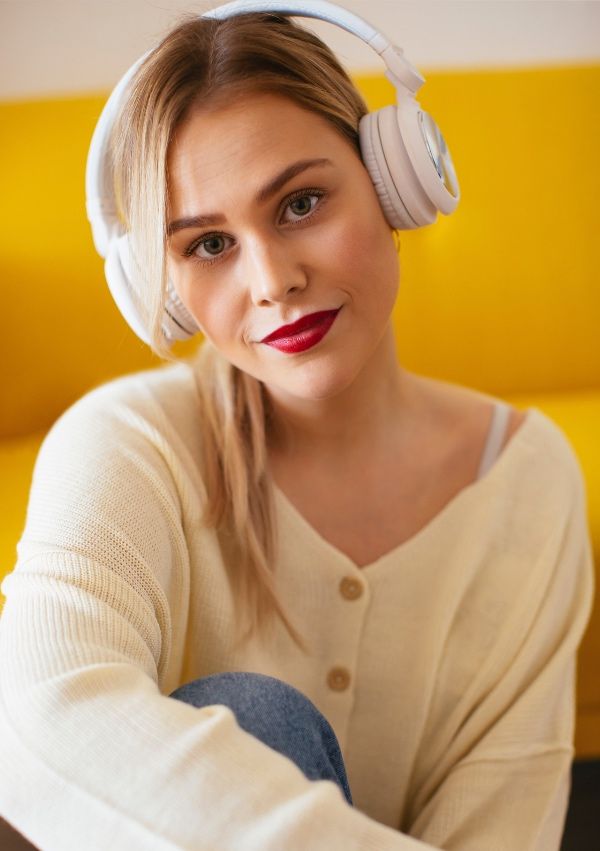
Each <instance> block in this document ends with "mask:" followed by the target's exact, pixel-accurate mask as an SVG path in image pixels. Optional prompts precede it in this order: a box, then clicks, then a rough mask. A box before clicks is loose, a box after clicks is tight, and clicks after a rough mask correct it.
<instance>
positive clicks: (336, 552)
mask: <svg viewBox="0 0 600 851" xmlns="http://www.w3.org/2000/svg"><path fill="white" fill-rule="evenodd" d="M525 413H526V416H525V418H524V420H523V422H522V423H521V425H520V427H519V428H518V429H517V430H516V432H515V433H514V434H513V436H512V437H511V439H510V440H509V441H508V443H507V444H506V446H505V447H504V449H503V450H502V452H501V453H500V455H499V456H498V457H497V458H496V460H495V462H494V463H493V464H492V466H491V467H490V469H489V470H488V471H487V473H485V474H484V475H483V476H481V478H479V479H475V481H473V482H471V483H470V484H468V485H465V487H463V488H461V490H459V491H458V493H456V494H455V495H454V496H453V497H452V498H451V499H450V500H449V501H448V502H447V503H446V504H445V505H444V506H443V508H441V509H440V511H438V512H437V514H435V515H434V516H433V517H432V518H431V520H429V521H428V522H427V523H426V524H425V526H422V527H421V529H419V530H418V531H417V532H415V533H414V535H411V536H410V538H407V539H406V540H405V541H402V542H401V543H400V544H397V545H396V546H395V547H392V549H391V550H388V551H387V552H385V553H382V555H380V556H378V557H377V558H376V559H375V560H374V561H372V562H369V563H368V564H365V565H362V566H360V565H358V564H356V562H355V561H353V560H352V559H351V558H350V556H348V555H346V553H345V552H343V551H342V550H340V549H339V548H338V547H336V546H335V544H332V543H331V542H330V541H328V540H327V539H326V538H324V537H323V536H322V535H321V534H320V532H318V531H317V530H316V529H315V527H314V526H313V525H312V524H311V523H309V521H308V520H307V519H306V517H305V516H304V515H303V514H302V513H301V512H300V511H299V510H298V509H297V508H296V506H295V505H294V504H293V502H292V501H291V500H290V499H288V497H287V496H286V495H285V493H284V492H283V491H282V490H281V488H280V487H279V486H278V485H277V484H276V483H275V482H273V488H274V493H275V496H276V499H277V500H278V501H279V503H280V505H281V506H282V508H283V509H284V511H285V512H286V513H287V514H288V516H289V517H290V519H291V521H292V522H293V523H295V524H296V525H297V526H299V527H300V528H301V529H302V530H303V532H304V536H305V537H308V538H311V539H312V541H313V543H314V544H315V545H316V546H317V547H321V548H322V549H323V550H326V551H327V552H329V554H330V555H333V556H334V557H335V558H336V559H337V560H339V561H343V562H345V564H346V565H350V566H351V567H352V568H353V569H354V570H355V571H358V572H359V573H364V572H365V571H369V572H370V571H372V570H373V569H374V568H375V567H377V566H378V565H381V564H383V563H385V562H387V561H388V560H393V559H397V558H399V557H400V556H401V555H404V553H405V552H408V551H410V550H412V549H414V548H415V547H417V546H418V545H419V544H420V542H421V541H422V540H424V538H425V537H426V536H427V535H429V534H431V533H432V531H434V530H435V529H436V528H437V527H438V526H439V525H441V524H442V523H443V522H444V520H445V519H446V518H447V517H448V516H449V515H451V514H452V513H453V512H454V511H456V509H457V507H458V506H459V505H461V504H462V503H463V502H464V501H465V500H468V499H469V497H471V496H472V495H473V494H477V493H478V492H479V491H480V490H482V489H484V488H487V487H489V485H490V483H491V482H495V480H496V478H497V477H498V476H499V475H500V474H501V473H502V471H503V469H504V467H505V466H506V464H507V463H508V462H509V460H510V459H511V458H512V455H513V454H514V452H515V451H516V450H515V447H518V446H519V444H520V443H521V441H522V439H523V434H524V433H526V432H527V431H528V429H529V428H530V427H531V423H532V421H533V420H534V419H535V418H536V416H537V414H538V413H540V414H541V411H538V409H537V408H535V407H530V408H527V410H526V412H525ZM507 459H508V460H507Z"/></svg>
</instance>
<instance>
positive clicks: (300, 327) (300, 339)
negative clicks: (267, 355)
mask: <svg viewBox="0 0 600 851" xmlns="http://www.w3.org/2000/svg"><path fill="white" fill-rule="evenodd" d="M339 312H340V308H339V307H338V308H337V309H336V310H319V311H318V312H317V313H310V314H308V316H302V317H301V318H300V319H298V321H297V322H292V323H291V324H290V325H282V326H281V328H278V329H277V330H276V331H273V333H272V334H269V335H268V336H267V337H265V338H264V339H262V340H261V341H260V342H261V343H265V344H266V345H267V346H272V347H273V348H274V349H278V350H279V351H280V352H286V353H287V354H295V353H296V352H304V351H306V350H307V349H311V348H312V347H313V346H316V345H317V343H319V342H320V341H321V340H322V339H323V337H324V336H325V334H327V332H328V331H329V329H330V328H331V326H332V325H333V323H334V322H335V319H336V316H337V315H338V313H339Z"/></svg>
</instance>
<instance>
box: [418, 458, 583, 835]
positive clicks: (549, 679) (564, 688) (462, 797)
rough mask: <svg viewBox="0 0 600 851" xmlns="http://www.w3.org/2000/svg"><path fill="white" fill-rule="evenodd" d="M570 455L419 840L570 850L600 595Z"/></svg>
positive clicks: (421, 793)
mask: <svg viewBox="0 0 600 851" xmlns="http://www.w3.org/2000/svg"><path fill="white" fill-rule="evenodd" d="M567 455H568V456H569V458H568V460H569V461H572V462H573V463H569V468H570V473H569V475H568V476H565V477H564V479H561V481H560V482H558V483H557V484H558V485H559V487H558V486H557V487H556V488H555V491H556V492H557V493H560V500H556V501H555V503H554V508H553V510H552V511H550V510H546V509H545V508H543V507H539V506H538V507H537V508H536V509H535V510H532V511H531V513H530V515H528V516H530V517H531V518H533V519H532V520H531V523H532V524H533V523H534V522H535V519H534V518H536V517H537V518H541V520H542V525H543V531H544V534H543V538H542V536H541V535H537V534H536V530H535V529H534V528H533V526H532V527H530V528H529V531H528V532H527V534H528V535H530V537H531V540H532V541H534V540H537V541H538V543H539V546H538V545H536V549H535V550H532V552H531V557H530V559H529V561H528V563H527V562H524V563H523V571H522V577H521V579H520V581H519V584H518V586H517V587H515V589H514V591H513V590H512V588H511V592H510V593H511V595H512V596H513V601H512V607H511V611H510V616H509V617H507V618H506V621H505V623H504V624H503V625H502V626H501V628H500V629H499V630H498V633H497V636H496V640H495V642H494V643H493V645H492V648H491V651H490V653H489V654H488V656H487V658H486V661H485V664H484V665H483V667H482V670H481V672H480V673H479V674H478V675H477V677H476V678H475V680H474V682H473V683H472V684H471V685H472V688H471V689H470V692H471V696H470V698H469V704H470V707H469V711H468V712H466V713H465V717H464V719H463V723H462V726H461V728H460V730H459V731H458V734H457V735H456V737H455V739H454V740H453V741H452V743H451V746H450V747H449V748H448V749H447V751H446V752H445V753H444V754H442V755H440V759H439V760H438V762H437V764H436V765H435V766H433V765H431V766H430V767H429V773H428V775H427V776H426V777H423V778H421V781H420V786H419V789H418V793H417V795H416V797H415V799H414V801H413V806H412V813H413V815H412V821H411V824H410V830H409V833H410V835H411V836H415V837H418V838H419V839H421V840H422V841H425V842H427V843H430V844H431V845H433V846H435V847H439V848H443V849H444V851H481V849H482V848H485V849H492V848H493V849H494V851H516V849H518V851H558V849H559V848H560V844H561V838H562V833H563V830H564V822H565V817H566V811H567V806H568V799H569V792H570V767H571V762H572V758H573V754H574V747H573V736H574V719H575V682H576V658H577V657H576V654H577V649H578V646H579V643H580V640H581V637H582V635H583V632H584V630H585V627H586V624H587V622H588V619H589V615H590V611H591V605H592V599H593V589H594V571H593V561H592V550H591V543H590V538H589V531H588V528H587V518H586V505H585V487H584V483H583V479H582V476H581V473H580V470H579V468H578V467H577V465H576V464H575V462H574V456H573V455H571V450H570V449H569V450H568V453H567ZM525 513H527V512H525ZM523 519H525V518H523ZM506 546H509V542H508V541H507V543H506Z"/></svg>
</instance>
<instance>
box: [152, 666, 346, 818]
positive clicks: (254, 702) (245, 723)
mask: <svg viewBox="0 0 600 851" xmlns="http://www.w3.org/2000/svg"><path fill="white" fill-rule="evenodd" d="M169 697H173V698H175V700H182V701H184V702H185V703H190V704H191V705H192V706H211V705H214V704H221V705H225V706H228V707H229V708H230V709H231V710H232V711H233V713H234V715H235V716H236V718H237V722H238V724H239V725H240V727H241V728H242V729H244V730H246V732H247V733H251V734H252V735H253V736H255V737H256V738H257V739H260V740H261V741H262V742H264V744H265V745H268V746H269V747H270V748H272V749H273V750H275V751H277V752H278V753H280V754H283V755H284V756H287V757H288V758H289V759H291V760H292V761H293V762H295V763H296V765H297V766H298V768H300V770H301V771H303V772H304V774H305V775H306V777H308V779H309V780H333V781H334V783H337V784H338V785H339V786H340V787H341V789H342V792H343V793H344V795H345V797H346V800H347V801H348V803H349V804H352V796H351V794H350V787H349V785H348V778H347V777H346V768H345V766H344V760H343V757H342V753H341V751H340V746H339V744H338V740H337V738H336V735H335V733H334V732H333V729H332V728H331V725H330V724H329V722H328V721H327V719H326V718H325V716H324V715H322V714H321V712H319V710H318V709H317V707H316V706H315V705H314V704H313V703H312V702H311V701H310V700H309V699H308V698H307V697H306V696H305V695H304V694H302V692H300V691H298V689H295V688H294V687H293V686H290V685H288V684H287V683H284V682H283V681H282V680H278V679H276V678H275V677H268V676H265V675H264V674H255V673H248V672H245V671H239V672H238V671H236V672H227V673H223V674H212V675H211V676H209V677H200V678H199V679H197V680H192V682H190V683H186V684H185V685H183V686H180V687H179V688H178V689H176V690H175V691H174V692H173V693H172V694H170V695H169Z"/></svg>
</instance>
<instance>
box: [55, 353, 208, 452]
mask: <svg viewBox="0 0 600 851" xmlns="http://www.w3.org/2000/svg"><path fill="white" fill-rule="evenodd" d="M197 413H198V401H197V394H196V389H195V381H194V377H193V372H192V370H191V368H190V367H189V365H187V364H185V363H182V364H175V365H171V364H169V365H167V366H161V367H158V368H156V369H151V370H145V371H142V372H136V373H131V374H128V375H124V376H120V377H118V378H115V379H112V380H110V381H107V382H105V383H103V384H101V385H99V386H97V387H94V388H93V389H91V390H89V391H88V392H87V393H85V394H84V395H83V396H82V397H81V398H80V399H78V400H77V401H76V402H74V403H73V404H72V405H71V406H70V407H69V408H68V409H67V410H66V411H65V412H64V413H63V414H62V415H61V416H60V417H59V418H58V419H57V420H56V422H55V423H54V424H53V426H52V427H51V429H50V430H49V432H48V434H47V436H46V438H45V441H44V445H46V446H48V445H52V444H53V443H55V442H56V441H58V442H64V441H65V440H74V441H75V442H76V443H77V444H78V445H79V444H82V443H87V444H94V442H95V441H98V440H99V439H100V438H102V436H105V438H106V439H107V441H108V444H109V445H111V446H117V445H119V444H120V443H123V442H127V440H128V439H129V440H131V439H132V438H133V437H134V435H137V437H138V439H142V438H145V439H146V440H149V441H152V440H155V441H160V436H161V435H162V436H163V437H164V438H166V439H167V440H168V439H173V438H174V437H175V435H176V434H178V435H179V436H180V438H183V439H184V440H185V441H186V442H189V440H190V432H191V430H192V429H193V425H194V423H195V421H196V418H197ZM97 448H101V446H100V445H98V446H97Z"/></svg>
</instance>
